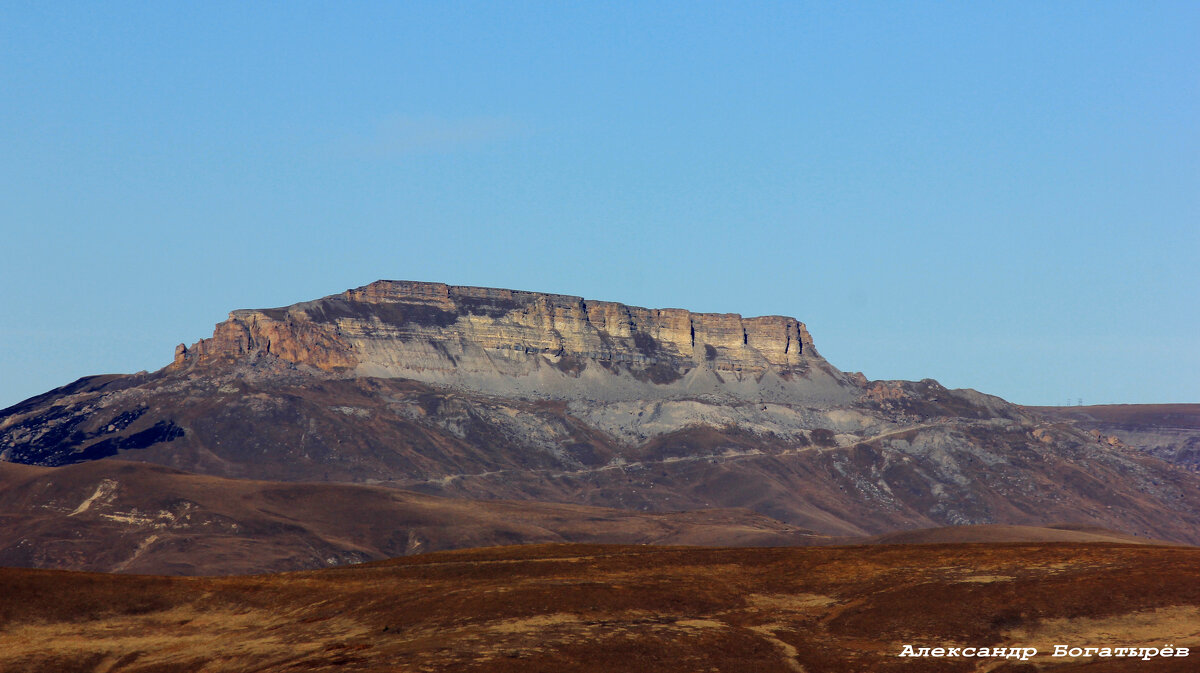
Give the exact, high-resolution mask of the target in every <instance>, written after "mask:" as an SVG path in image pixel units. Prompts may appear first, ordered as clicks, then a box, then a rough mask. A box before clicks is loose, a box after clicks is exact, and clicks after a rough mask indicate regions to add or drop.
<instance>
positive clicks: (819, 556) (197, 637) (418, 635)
mask: <svg viewBox="0 0 1200 673" xmlns="http://www.w3.org/2000/svg"><path fill="white" fill-rule="evenodd" d="M906 643H912V644H914V645H917V646H922V645H924V646H932V647H937V646H951V647H953V646H966V647H969V646H993V645H1004V644H1010V645H1029V646H1037V647H1039V648H1041V649H1042V651H1043V652H1044V653H1045V654H1048V653H1049V652H1050V651H1051V649H1052V647H1053V645H1054V644H1059V643H1063V644H1069V645H1081V646H1082V645H1094V646H1103V645H1106V644H1110V645H1121V646H1137V645H1143V644H1145V645H1149V646H1161V645H1163V644H1166V643H1171V644H1174V645H1176V646H1185V647H1186V646H1191V647H1194V648H1196V649H1197V650H1198V651H1200V550H1197V549H1192V548H1172V547H1138V546H1129V545H1080V544H1062V543H1060V544H1004V545H966V546H963V545H920V546H892V547H880V546H862V547H831V548H809V549H695V548H691V549H689V548H653V547H643V546H636V547H610V546H584V545H561V546H533V547H508V548H493V549H481V550H468V551H460V552H444V553H437V554H429V555H425V556H417V557H410V558H405V559H397V560H394V561H387V562H382V563H376V564H368V565H363V566H357V567H350V568H343V569H336V570H329V571H319V572H306V573H288V574H282V575H267V576H253V577H229V578H154V577H136V576H114V575H94V574H85V573H64V572H52V571H31V570H11V569H8V570H0V671H30V672H32V673H51V672H53V673H74V672H86V673H94V672H97V671H98V672H101V673H118V672H122V673H123V672H132V673H174V672H177V671H178V672H183V671H188V672H189V673H190V672H193V671H207V672H215V671H261V672H266V671H335V670H336V671H468V672H471V671H478V672H482V671H487V672H489V673H493V672H495V673H505V672H512V673H516V672H518V671H519V672H522V673H524V672H529V671H546V672H550V671H554V672H555V673H558V672H572V671H574V672H580V673H582V672H588V671H603V672H604V673H611V672H614V671H654V672H656V673H658V672H662V673H673V672H680V673H682V672H684V671H687V672H689V673H690V672H693V671H714V670H715V671H722V672H734V673H737V672H750V671H783V672H785V673H796V672H801V673H803V672H807V673H816V672H818V671H820V672H822V673H838V672H847V673H849V672H851V671H854V672H858V671H964V672H965V671H975V670H989V669H990V668H992V667H996V670H1006V669H1004V668H1003V666H1005V665H1008V666H1010V668H1009V669H1007V670H1014V671H1015V670H1020V669H1016V668H1011V666H1012V665H1014V664H1013V662H1003V661H994V660H987V659H984V660H972V659H961V658H960V659H923V660H917V661H913V660H910V659H905V658H900V657H898V656H897V654H898V653H899V652H900V650H901V648H902V646H903V645H904V644H906ZM1196 656H1197V657H1200V652H1198V654H1197V655H1196ZM1196 661H1197V659H1196V658H1195V657H1189V658H1186V659H1171V660H1164V661H1155V662H1152V663H1147V662H1142V661H1140V660H1129V661H1112V660H1106V661H1102V660H1096V659H1084V660H1078V661H1067V660H1065V659H1063V658H1059V659H1056V660H1055V659H1051V658H1050V657H1048V656H1043V657H1038V658H1036V659H1034V660H1033V661H1031V662H1027V665H1032V666H1035V668H1032V669H1028V670H1062V671H1064V672H1065V671H1068V670H1070V671H1075V670H1096V671H1120V670H1128V671H1142V672H1145V673H1148V672H1149V671H1154V672H1155V673H1157V672H1158V671H1185V670H1186V671H1192V670H1195V662H1196Z"/></svg>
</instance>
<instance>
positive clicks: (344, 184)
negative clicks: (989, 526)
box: [0, 2, 1200, 407]
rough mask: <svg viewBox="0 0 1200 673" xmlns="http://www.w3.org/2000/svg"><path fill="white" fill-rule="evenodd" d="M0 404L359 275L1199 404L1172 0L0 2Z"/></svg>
mask: <svg viewBox="0 0 1200 673" xmlns="http://www.w3.org/2000/svg"><path fill="white" fill-rule="evenodd" d="M0 227H3V241H4V244H3V246H2V247H0V282H2V283H3V285H2V288H3V291H2V293H0V313H2V314H3V316H4V320H3V322H0V407H2V406H7V405H8V404H12V403H15V402H17V401H19V400H21V399H23V398H25V397H28V396H31V395H34V394H37V393H40V392H43V391H45V390H48V389H50V388H52V387H55V386H58V385H62V384H65V383H67V382H69V381H71V380H73V379H75V378H77V377H79V376H83V375H87V374H98V373H109V372H132V371H137V370H141V369H146V370H154V369H157V368H159V367H161V366H163V365H165V364H167V363H168V362H169V361H170V359H171V355H172V351H173V349H174V346H175V344H177V343H180V342H186V343H188V344H191V343H192V342H194V341H196V340H197V339H199V338H201V337H204V336H208V335H210V334H211V331H212V326H213V324H214V323H216V322H219V321H221V320H223V319H224V317H225V315H226V313H227V312H228V311H229V310H231V309H236V308H251V307H268V306H280V305H286V304H290V303H294V302H297V301H303V300H307V299H312V298H316V297H319V296H324V295H328V294H333V293H337V292H340V291H342V290H344V289H347V288H351V287H357V286H360V285H364V284H366V283H368V282H371V281H373V280H376V279H380V278H391V279H411V280H431V281H442V282H447V283H452V284H464V285H487V286H500V287H510V288H515V289H527V290H539V291H548V292H559V293H566V294H578V295H583V296H586V297H588V298H592V299H604V300H613V301H622V302H625V303H629V304H636V305H641V306H651V307H682V308H688V309H691V310H695V311H717V312H737V313H742V314H744V315H763V314H784V315H792V316H795V317H797V318H799V319H801V320H803V321H805V322H806V323H807V324H808V326H809V329H810V330H811V331H812V333H813V336H814V339H815V340H816V344H817V347H818V349H819V350H820V351H821V352H822V354H824V355H825V356H826V357H827V358H828V359H829V360H830V361H831V362H832V363H833V364H834V365H836V366H838V367H840V368H842V369H845V370H861V371H863V372H864V373H865V374H866V375H867V376H868V377H870V378H907V379H919V378H925V377H931V378H936V379H938V380H940V381H941V382H942V383H944V384H945V385H948V386H951V387H971V388H976V389H978V390H982V391H985V392H989V393H993V394H998V395H1001V396H1003V397H1005V398H1007V399H1010V400H1012V401H1015V402H1020V403H1027V404H1063V403H1066V402H1068V401H1070V402H1071V403H1074V402H1075V401H1076V400H1078V399H1083V401H1084V402H1085V403H1120V402H1130V403H1135V402H1200V348H1197V346H1198V345H1200V339H1198V338H1197V335H1200V301H1197V297H1200V265H1198V264H1197V258H1198V254H1200V5H1198V4H1196V3H1191V2H1184V3H1171V2H1155V3H1133V2H1131V3H1116V2H1094V3H1084V2H1062V3H1042V2H1036V3H1035V2H1021V3H1009V2H997V3H741V2H738V3H732V2H731V3H705V2H700V3H690V2H688V3H684V2H680V3H446V2H435V3H416V2H406V3H369V2H364V3H302V2H288V3H217V2H204V3H183V2H171V3H164V2H147V3H118V2H112V3H68V2H60V3H32V2H30V3H24V2H5V3H3V4H0Z"/></svg>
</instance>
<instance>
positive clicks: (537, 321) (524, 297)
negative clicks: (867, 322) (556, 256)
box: [173, 281, 856, 399]
mask: <svg viewBox="0 0 1200 673" xmlns="http://www.w3.org/2000/svg"><path fill="white" fill-rule="evenodd" d="M254 356H273V357H277V358H280V359H282V360H285V361H288V362H293V363H296V364H299V365H307V366H310V367H313V368H316V369H318V370H322V371H325V372H328V373H330V374H333V375H355V374H357V375H367V376H384V377H395V378H412V379H416V380H422V381H428V382H433V383H442V384H452V385H459V386H462V387H466V388H471V389H479V390H484V391H503V392H506V393H507V392H512V391H513V389H514V380H516V381H517V384H516V389H517V391H518V392H521V393H532V394H536V395H541V396H548V397H575V396H577V395H578V394H581V393H582V392H583V391H584V389H586V392H587V394H588V395H592V396H595V395H597V394H599V395H600V396H601V397H614V396H615V397H618V398H631V397H642V396H645V395H647V394H650V395H651V396H661V395H663V394H667V395H670V394H705V393H718V392H725V393H730V394H734V395H735V396H738V397H755V396H758V397H762V396H764V395H766V396H767V397H772V398H774V397H778V396H779V395H781V394H782V395H785V396H788V395H789V394H790V395H791V396H795V395H801V396H803V395H809V396H812V395H816V396H817V397H829V396H833V397H836V398H839V399H842V398H845V399H849V398H851V397H853V394H852V393H851V392H849V391H848V390H843V389H849V388H854V387H856V386H855V384H854V383H853V382H852V381H851V380H850V379H849V378H847V377H846V376H845V375H843V374H842V373H841V372H838V371H837V370H836V369H834V368H832V367H831V366H829V364H828V363H826V362H825V361H824V359H822V358H821V357H820V355H819V354H818V353H817V352H816V349H815V348H814V347H813V343H812V337H811V336H810V335H809V333H808V330H807V329H806V328H805V326H804V324H803V323H801V322H800V321H798V320H796V319H794V318H788V317H784V316H763V317H755V318H743V317H742V316H740V315H737V314H733V313H692V312H690V311H686V310H683V309H647V308H641V307H636V306H626V305H625V304H619V303H616V302H607V301H590V300H585V299H583V298H581V297H573V296H567V295H559V294H542V293H538V292H520V291H515V290H504V289H496V288H483V287H464V286H452V285H445V284H442V283H421V282H409V281H378V282H375V283H372V284H370V285H367V286H365V287H361V288H357V289H354V290H348V291H346V292H343V293H341V294H339V295H332V296H329V297H325V298H323V299H318V300H316V301H311V302H304V303H300V304H294V305H292V306H288V307H284V308H275V309H258V310H239V311H234V312H232V313H230V315H229V319H228V320H226V321H225V322H223V323H221V324H219V325H217V327H216V329H215V330H214V332H213V336H212V338H210V339H203V340H201V341H200V342H198V343H196V344H195V345H193V346H192V347H191V348H187V347H184V346H183V345H180V346H179V347H178V348H177V349H176V354H175V362H174V364H173V367H175V368H182V367H187V366H189V365H192V364H198V363H199V364H203V363H207V362H212V361H224V360H230V359H238V358H245V357H254ZM767 374H771V375H772V378H771V380H769V381H768V383H767V385H766V386H765V393H764V392H763V390H760V388H763V386H760V385H758V384H761V383H762V380H763V377H764V376H765V375H767ZM797 379H803V380H804V381H805V383H804V384H803V385H790V386H789V385H787V384H786V383H783V382H786V381H794V380H797Z"/></svg>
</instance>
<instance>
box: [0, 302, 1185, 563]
mask: <svg viewBox="0 0 1200 673" xmlns="http://www.w3.org/2000/svg"><path fill="white" fill-rule="evenodd" d="M106 458H119V459H122V460H131V461H143V462H148V463H157V464H160V465H165V466H168V467H172V468H175V469H177V470H184V471H188V472H192V473H199V474H204V475H211V476H217V477H225V478H237V479H255V480H260V481H274V482H278V481H287V482H351V483H357V484H362V485H365V486H373V487H375V486H377V487H390V488H399V489H404V490H407V491H415V492H419V493H424V494H428V495H436V496H444V497H453V498H466V499H472V500H497V499H502V500H509V501H538V502H542V503H550V502H552V503H564V504H573V505H586V506H592V507H606V508H614V509H620V510H633V511H638V512H648V513H666V512H678V511H694V510H707V509H712V508H739V509H741V510H748V511H750V512H753V513H755V514H757V515H761V516H765V517H770V518H772V519H775V520H776V522H781V523H780V525H781V526H789V527H794V528H797V529H804V530H806V531H811V532H813V533H816V534H818V535H825V536H840V537H846V536H850V537H854V536H866V535H882V534H886V533H890V532H894V531H897V530H904V529H911V528H929V527H936V526H946V525H963V524H1003V525H1010V526H1047V525H1068V526H1076V527H1083V528H1092V527H1098V528H1103V529H1108V530H1113V531H1118V532H1120V533H1124V534H1130V535H1136V536H1140V537H1153V538H1160V539H1164V540H1170V541H1176V542H1188V543H1200V475H1197V474H1196V473H1193V472H1190V471H1189V470H1186V469H1183V468H1181V467H1179V466H1174V465H1171V464H1169V463H1167V462H1164V461H1163V460H1161V459H1159V458H1157V457H1155V456H1152V455H1150V454H1149V453H1148V452H1147V451H1145V450H1143V449H1142V448H1139V447H1138V446H1133V445H1130V444H1127V443H1125V442H1123V441H1121V440H1120V438H1119V437H1112V436H1107V435H1105V436H1100V435H1097V434H1096V433H1095V432H1093V431H1091V430H1090V429H1088V428H1085V427H1082V426H1079V425H1078V424H1075V423H1072V422H1066V421H1063V420H1059V419H1056V418H1053V417H1047V416H1045V415H1042V414H1041V413H1039V412H1038V411H1036V410H1031V409H1027V408H1022V407H1018V406H1016V405H1012V404H1009V403H1008V402H1005V401H1004V400H1002V399H999V398H997V397H992V396H989V395H985V394H981V393H978V392H975V391H973V390H948V389H946V388H945V387H943V386H941V385H939V384H938V383H937V382H936V381H932V380H924V381H919V382H910V381H867V380H866V379H865V378H864V377H862V375H860V374H846V373H843V372H841V371H839V370H838V369H836V368H835V367H833V366H832V365H830V364H829V363H828V362H826V361H825V360H824V359H823V358H821V356H820V355H819V354H818V352H817V350H816V348H815V347H814V345H813V340H812V337H811V336H810V335H809V334H808V331H807V330H806V329H805V327H804V325H803V324H802V323H801V322H799V321H797V320H795V319H792V318H783V317H765V318H742V317H739V316H737V315H733V314H704V313H691V312H688V311H685V310H681V309H644V308H636V307H630V306H625V305H623V304H617V303H612V302H597V301H591V300H584V299H580V298H578V297H568V296H564V295H554V294H539V293H532V292H516V291H511V290H494V289H486V288H466V287H454V286H447V285H440V284H435V283H411V282H394V281H380V282H377V283H372V284H371V285H368V286H365V287H363V288H359V289H355V290H349V291H347V292H344V293H342V294H338V295H332V296H330V297H325V298H323V299H318V300H315V301H310V302H304V303H299V304H294V305H292V306H288V307H284V308H275V309H259V310H241V311H234V312H233V313H232V314H231V315H230V318H229V319H228V320H226V321H225V322H222V323H221V324H219V325H218V326H217V327H216V329H215V330H214V335H213V337H212V338H209V339H203V340H200V341H199V342H197V343H196V344H194V345H193V346H191V347H183V346H181V347H180V348H178V349H177V352H176V358H175V360H174V362H172V363H171V364H170V365H168V366H166V367H164V368H163V369H162V370H160V371H157V372H153V373H141V374H134V375H105V376H96V377H87V378H84V379H80V380H79V381H76V382H74V383H71V384H69V385H66V386H63V387H62V388H59V389H56V390H53V391H50V392H48V393H45V394H43V395H40V396H37V397H35V398H32V399H30V400H26V401H25V402H22V403H20V404H17V405H15V406H13V407H10V408H8V409H5V410H3V411H0V459H3V460H6V461H10V462H16V463H26V464H30V465H40V466H47V467H55V466H66V465H77V464H81V463H90V462H93V461H97V460H103V459H106ZM101 472H102V471H100V470H97V471H96V472H95V474H94V478H92V477H91V476H89V474H91V473H89V472H88V471H86V470H84V471H82V472H79V471H77V472H75V473H73V474H74V475H75V476H73V477H72V479H73V482H72V483H75V484H76V487H75V488H74V490H71V491H70V492H69V494H64V495H63V496H62V499H65V500H63V501H62V502H58V501H57V500H56V502H58V504H56V505H54V507H58V508H60V509H62V510H63V512H64V514H63V516H66V513H69V512H70V511H73V510H74V509H75V508H77V507H79V506H81V503H82V501H83V499H86V498H87V497H90V494H94V493H97V492H101V491H103V492H107V491H104V489H105V488H107V489H117V490H120V489H121V488H123V486H122V482H121V478H120V477H112V476H111V475H102V474H101ZM89 479H91V481H89ZM105 479H108V480H109V481H111V482H113V483H112V484H110V485H108V486H105V485H104V480H105ZM28 486H29V488H31V489H33V490H30V491H29V493H30V494H31V495H30V496H29V497H28V498H23V499H21V500H20V502H19V503H18V502H16V501H11V502H13V503H15V504H12V505H11V506H12V507H14V508H16V510H14V512H12V513H10V515H11V516H13V517H16V519H20V518H21V517H25V516H27V515H28V513H23V510H21V509H20V508H21V507H25V506H28V507H30V508H34V507H41V509H39V510H38V512H39V516H41V515H44V514H45V511H48V510H45V507H42V505H36V504H35V503H37V502H41V501H40V500H38V499H37V497H34V495H33V494H35V493H37V491H36V489H35V488H34V486H35V484H33V483H32V482H31V483H30V484H29V485H28ZM127 487H128V488H129V489H135V488H136V486H135V485H134V483H133V482H131V483H130V484H129V485H128V486H127ZM114 492H116V491H114ZM64 493H66V492H64ZM132 495H133V494H129V495H127V496H123V497H127V498H128V499H127V501H129V502H133V501H137V498H133V497H132ZM38 497H41V496H38ZM355 497H359V496H355ZM363 497H364V498H366V500H364V501H368V500H369V501H371V502H375V501H376V500H375V499H378V497H379V495H378V493H376V492H372V493H371V494H370V495H369V498H368V497H367V496H363ZM71 498H78V499H79V500H80V502H66V500H70V499H71ZM182 500H188V501H189V502H192V503H193V504H196V503H197V502H199V501H197V500H194V499H191V500H189V499H188V498H181V503H176V504H177V505H179V506H181V507H182V506H184V504H182ZM153 502H155V503H157V504H156V506H161V508H163V509H165V510H168V511H174V510H173V509H172V507H174V506H175V505H172V504H170V503H167V504H163V503H164V502H165V501H164V500H162V499H161V498H156V499H153ZM205 502H208V501H205ZM20 503H25V504H24V505H22V504H20ZM44 504H45V503H43V505H44ZM205 506H206V507H207V505H205ZM377 509H378V508H377ZM122 511H123V510H122ZM378 511H383V510H378ZM0 514H3V513H0ZM278 514H279V512H273V513H269V514H268V515H266V516H265V519H268V520H272V521H274V520H276V518H275V517H277V515H278ZM237 516H238V517H243V518H244V519H245V520H247V521H250V520H259V519H261V518H263V517H258V516H257V515H254V514H253V513H252V512H251V513H247V512H243V511H241V510H239V513H238V514H237ZM380 516H383V515H380ZM152 518H153V517H151V519H152ZM16 519H14V520H16ZM139 521H140V522H143V523H137V522H139ZM145 521H147V519H146V518H145V517H140V518H139V517H132V518H129V519H128V523H127V524H125V525H129V526H139V525H145V526H151V527H148V528H146V529H145V531H142V532H141V533H138V534H142V533H144V537H145V538H146V539H149V537H150V536H151V535H154V534H155V533H154V532H153V528H152V525H153V524H152V523H145ZM397 521H398V520H397ZM39 525H41V524H39ZM380 525H387V524H386V523H382V524H380ZM396 525H403V524H401V523H397V524H396ZM689 525H690V524H689ZM771 525H775V524H771ZM333 528H334V529H336V528H337V526H336V524H334V525H333ZM354 528H355V527H354V526H347V529H348V530H352V529H354ZM718 528H719V527H718ZM58 529H59V528H56V527H55V526H51V525H49V524H46V525H44V526H42V527H41V528H39V530H45V531H50V530H58ZM138 530H139V531H140V530H141V529H138ZM709 530H716V528H711V529H709ZM781 530H782V529H781ZM397 534H398V535H400V538H404V537H405V535H407V533H405V534H403V535H401V534H400V533H397ZM413 534H414V535H415V534H416V533H413ZM135 537H136V536H135ZM452 537H453V536H446V539H450V538H452ZM485 537H486V536H485ZM400 538H397V539H400ZM468 538H470V536H464V537H461V538H459V539H468ZM122 539H125V540H126V541H127V543H128V539H129V536H125V537H123V538H122ZM156 539H161V538H156ZM405 539H406V538H405ZM531 539H539V540H545V539H554V538H552V537H546V536H545V535H542V536H541V537H537V536H535V537H534V538H531ZM564 539H566V538H564ZM616 539H617V538H614V540H616ZM623 539H626V540H628V539H634V538H629V537H626V538H623ZM506 541H508V542H519V541H521V540H520V539H507V540H506ZM343 542H345V543H346V545H345V548H357V547H355V545H358V547H363V548H366V547H369V546H370V545H371V544H374V543H368V542H367V541H362V542H354V541H346V540H344V541H343ZM711 543H713V544H733V543H736V541H724V540H722V539H712V540H711ZM152 544H161V542H152ZM135 546H136V545H135ZM376 547H378V545H376ZM3 554H8V556H10V557H14V558H15V557H19V556H20V554H19V553H17V552H13V551H11V550H10V551H9V552H5V550H3V549H0V555H3ZM81 567H82V566H81Z"/></svg>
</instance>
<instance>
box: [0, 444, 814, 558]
mask: <svg viewBox="0 0 1200 673" xmlns="http://www.w3.org/2000/svg"><path fill="white" fill-rule="evenodd" d="M825 541H828V538H825V537H823V536H819V535H815V534H813V533H812V532H810V531H805V530H803V529H799V528H796V527H795V526H789V525H787V524H784V523H781V522H779V521H776V520H774V519H771V518H768V517H765V516H762V515H761V514H755V513H754V512H751V511H749V510H702V511H696V512H669V513H648V512H630V511H624V510H615V509H605V508H600V507H585V506H581V505H568V504H555V503H537V502H513V501H497V500H492V501H477V500H467V499H461V498H458V499H450V498H439V497H436V496H430V495H424V494H420V493H413V492H411V491H401V490H397V489H391V488H383V487H378V486H362V485H356V484H336V483H324V484H321V483H317V484H313V483H286V482H266V481H251V480H243V479H223V478H219V477H210V476H204V475H196V474H189V473H186V472H180V471H178V470H173V469H170V468H165V467H161V466H157V465H148V464H145V463H131V462H125V461H117V460H103V461H93V462H88V463H80V464H77V465H71V466H67V467H61V468H45V467H31V466H25V465H14V464H11V463H0V566H18V567H37V568H59V569H71V570H98V571H110V572H113V571H115V572H127V573H154V574H171V575H224V574H238V573H263V572H277V571H281V570H299V569H306V568H319V567H323V566H330V565H342V564H348V563H361V562H363V561H374V560H379V559H385V558H390V557H393V556H402V555H405V554H415V553H421V552H429V551H436V550H440V549H458V548H463V547H485V546H493V545H501V544H513V543H517V542H525V543H530V542H607V543H624V544H637V543H640V544H649V543H654V544H675V545H680V544H687V545H725V546H732V545H739V546H796V545H807V544H815V543H819V542H825Z"/></svg>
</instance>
